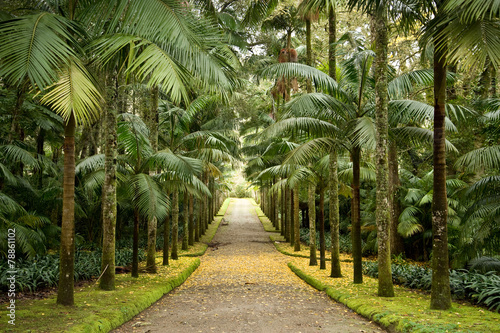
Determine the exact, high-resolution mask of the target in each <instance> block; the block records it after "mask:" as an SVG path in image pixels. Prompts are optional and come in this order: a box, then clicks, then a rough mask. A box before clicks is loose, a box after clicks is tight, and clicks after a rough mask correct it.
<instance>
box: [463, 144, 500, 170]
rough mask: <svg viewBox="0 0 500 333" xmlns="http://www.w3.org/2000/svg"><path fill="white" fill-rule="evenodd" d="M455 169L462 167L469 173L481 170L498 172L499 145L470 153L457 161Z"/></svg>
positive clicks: (499, 167) (499, 166)
mask: <svg viewBox="0 0 500 333" xmlns="http://www.w3.org/2000/svg"><path fill="white" fill-rule="evenodd" d="M455 167H463V168H466V169H467V170H470V171H477V170H480V169H481V168H491V169H493V170H498V169H500V145H497V146H490V147H483V148H479V149H475V150H473V151H470V152H468V153H467V154H465V155H463V156H461V157H460V158H459V159H458V160H457V162H456V163H455Z"/></svg>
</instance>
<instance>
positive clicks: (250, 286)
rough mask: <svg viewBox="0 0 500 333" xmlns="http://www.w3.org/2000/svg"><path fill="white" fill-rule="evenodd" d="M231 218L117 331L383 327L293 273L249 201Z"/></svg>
mask: <svg viewBox="0 0 500 333" xmlns="http://www.w3.org/2000/svg"><path fill="white" fill-rule="evenodd" d="M225 221H226V222H227V223H228V225H221V226H220V227H219V230H218V231H217V234H216V236H215V238H214V240H213V243H219V244H220V245H219V246H218V247H215V248H209V249H208V251H207V254H206V255H205V256H203V257H202V259H201V265H200V267H199V268H198V269H197V270H196V271H195V272H194V273H193V274H192V275H191V277H189V278H188V280H187V281H186V282H185V283H184V284H183V285H182V286H180V287H179V288H178V289H176V290H175V291H174V292H171V293H169V294H167V295H165V296H164V297H163V298H161V299H160V300H159V301H158V302H156V303H155V304H154V305H152V306H151V307H150V308H148V309H147V310H145V311H144V312H142V313H140V314H139V315H138V316H136V317H135V318H133V319H132V320H131V321H129V322H128V323H126V324H124V325H123V326H121V327H120V328H118V329H116V330H115V331H114V332H144V333H146V332H151V333H152V332H218V333H219V332H266V333H268V332H317V331H325V332H383V330H382V329H381V328H380V327H378V326H376V325H374V324H372V323H370V322H368V321H367V320H365V319H364V318H362V317H360V316H358V315H357V314H355V313H353V312H352V311H351V310H349V309H348V308H346V307H345V306H343V305H341V304H337V303H335V302H334V301H332V300H331V299H330V298H328V296H326V295H325V294H324V293H322V292H319V291H317V290H315V289H313V288H311V287H310V286H309V285H307V284H306V283H305V282H303V281H302V280H301V279H299V278H298V277H297V276H296V275H295V274H294V273H292V272H291V271H290V269H289V268H288V267H287V265H286V263H287V257H286V256H285V255H282V254H280V253H279V252H278V251H276V250H275V249H274V246H273V245H272V243H271V242H270V240H269V234H268V233H266V232H265V231H264V230H263V228H262V225H261V223H260V221H259V219H258V218H257V215H256V213H255V207H254V206H253V205H252V204H251V202H250V201H249V200H246V199H232V201H231V204H230V206H229V209H228V210H227V212H226V215H225Z"/></svg>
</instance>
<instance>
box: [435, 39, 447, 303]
mask: <svg viewBox="0 0 500 333" xmlns="http://www.w3.org/2000/svg"><path fill="white" fill-rule="evenodd" d="M445 109H446V50H445V49H444V47H443V48H439V47H438V48H436V49H435V51H434V156H433V158H434V189H433V197H432V198H433V199H432V287H431V309H435V310H447V309H449V308H450V307H451V292H450V272H449V259H448V199H447V195H446V151H445V140H446V138H445V116H446V110H445Z"/></svg>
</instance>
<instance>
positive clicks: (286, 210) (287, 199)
mask: <svg viewBox="0 0 500 333" xmlns="http://www.w3.org/2000/svg"><path fill="white" fill-rule="evenodd" d="M283 191H284V192H285V203H284V207H283V212H284V213H283V218H284V220H285V227H284V229H285V230H284V231H283V233H284V236H285V241H287V242H289V241H290V221H289V218H290V191H288V189H287V188H286V186H285V187H284V188H283Z"/></svg>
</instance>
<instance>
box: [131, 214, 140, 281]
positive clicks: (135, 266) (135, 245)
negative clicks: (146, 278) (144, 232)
mask: <svg viewBox="0 0 500 333" xmlns="http://www.w3.org/2000/svg"><path fill="white" fill-rule="evenodd" d="M132 277H135V278H136V277H139V210H138V209H137V207H135V208H134V234H133V236H132Z"/></svg>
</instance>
